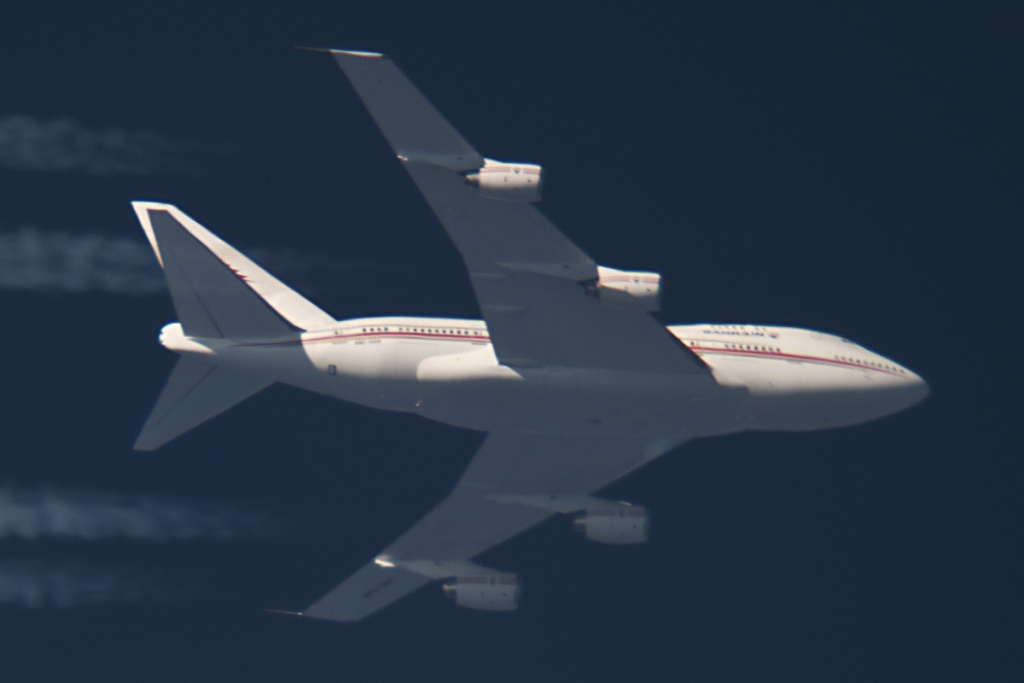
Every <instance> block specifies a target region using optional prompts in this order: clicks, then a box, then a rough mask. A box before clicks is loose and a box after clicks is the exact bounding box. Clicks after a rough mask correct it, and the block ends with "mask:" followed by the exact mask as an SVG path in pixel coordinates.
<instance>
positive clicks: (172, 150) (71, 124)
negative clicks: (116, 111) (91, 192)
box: [0, 114, 209, 175]
mask: <svg viewBox="0 0 1024 683" xmlns="http://www.w3.org/2000/svg"><path fill="white" fill-rule="evenodd" d="M208 152H209V150H207V149H206V147H205V146H204V145H202V144H200V143H198V142H196V141H193V140H185V139H175V138H169V137H165V136H163V135H158V134H156V133H152V132H148V131H138V130H125V129H123V128H106V129H102V130H98V129H90V128H86V127H85V126H82V125H81V124H80V123H78V122H77V121H75V120H74V119H72V118H70V117H67V116H61V117H57V118H52V119H46V120H44V119H37V118H33V117H31V116H25V115H21V114H9V115H6V116H0V166H2V167H6V168H10V169H14V170H19V171H44V172H52V173H64V172H79V173H88V174H91V175H115V174H119V175H124V174H127V175H154V174H159V173H193V172H195V168H193V167H192V166H191V165H190V164H189V163H187V162H186V157H189V156H195V155H197V154H202V153H208Z"/></svg>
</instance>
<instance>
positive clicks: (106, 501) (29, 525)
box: [0, 488, 279, 541]
mask: <svg viewBox="0 0 1024 683" xmlns="http://www.w3.org/2000/svg"><path fill="white" fill-rule="evenodd" d="M278 526H279V525H278V524H277V522H276V521H275V520H274V519H273V518H272V517H271V516H269V515H267V514H264V513H260V512H255V511H251V510H244V509H240V508H233V507H230V506H227V505H224V504H221V503H212V502H203V501H185V500H180V499H174V498H167V497H159V496H149V495H133V494H113V493H96V492H87V491H72V490H57V489H42V490H38V491H25V490H16V489H12V488H5V489H0V540H4V539H9V538H21V539H26V540H41V539H82V540H100V539H131V540H144V541H168V540H181V539H197V538H213V539H230V538H239V537H243V536H264V535H268V534H272V533H274V532H275V531H277V529H278Z"/></svg>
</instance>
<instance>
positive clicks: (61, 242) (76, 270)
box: [0, 226, 394, 295]
mask: <svg viewBox="0 0 1024 683" xmlns="http://www.w3.org/2000/svg"><path fill="white" fill-rule="evenodd" d="M247 251H248V252H249V253H250V254H251V255H252V257H253V259H254V260H256V261H258V262H259V263H261V264H263V265H264V266H265V267H266V268H268V269H269V270H271V271H273V272H275V273H276V274H278V275H280V276H281V277H283V278H288V279H291V278H293V277H294V278H295V279H297V280H301V281H303V282H306V283H308V282H310V281H311V280H322V279H326V278H327V277H337V276H339V275H340V276H346V275H348V276H351V275H355V274H359V273H364V272H370V271H387V270H388V269H387V268H385V267H381V266H375V265H372V264H358V263H351V262H346V261H340V260H336V259H332V258H330V257H328V256H324V255H321V254H314V253H309V252H305V251H298V250H295V249H259V248H256V249H251V250H247ZM391 270H394V269H391ZM165 287H166V284H165V282H164V277H163V273H162V272H161V271H160V267H159V266H158V265H157V262H156V258H155V257H154V256H153V252H152V251H151V250H150V248H149V245H148V244H147V243H146V241H145V239H143V238H142V236H141V235H138V236H133V237H111V236H109V235H102V234H88V233H85V234H79V233H69V232H49V231H45V230H40V229H38V228H34V227H27V226H26V227H21V228H17V229H15V230H13V231H0V289H9V290H26V291H37V292H45V291H50V292H67V293H87V292H106V293H112V294H132V295H145V294H153V293H154V292H161V291H163V290H164V289H165Z"/></svg>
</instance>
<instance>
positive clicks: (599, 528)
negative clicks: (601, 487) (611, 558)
mask: <svg viewBox="0 0 1024 683" xmlns="http://www.w3.org/2000/svg"><path fill="white" fill-rule="evenodd" d="M647 519H648V518H647V508H645V507H641V506H639V505H637V506H633V505H618V506H615V507H609V508H598V509H593V510H584V511H583V512H581V513H579V514H578V515H577V516H576V518H575V519H573V526H574V527H575V528H576V530H577V531H579V532H581V533H582V534H583V535H584V536H585V537H586V538H587V539H589V540H591V541H597V542H598V543H615V544H624V543H646V542H647Z"/></svg>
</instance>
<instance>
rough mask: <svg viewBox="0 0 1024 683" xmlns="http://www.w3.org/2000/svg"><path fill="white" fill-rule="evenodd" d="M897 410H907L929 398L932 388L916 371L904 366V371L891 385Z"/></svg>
mask: <svg viewBox="0 0 1024 683" xmlns="http://www.w3.org/2000/svg"><path fill="white" fill-rule="evenodd" d="M890 389H891V390H893V391H894V394H893V396H892V397H893V399H894V401H895V403H896V404H897V405H896V406H895V407H896V409H897V410H906V409H907V408H910V407H911V406H915V405H917V404H918V403H920V402H921V401H923V400H925V399H926V398H928V394H930V393H931V388H930V387H929V386H928V382H926V381H925V380H924V378H923V377H921V376H920V375H918V374H917V373H916V372H912V371H910V370H908V369H907V368H903V373H902V374H901V375H900V377H899V378H895V382H894V383H893V384H892V385H890Z"/></svg>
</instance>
